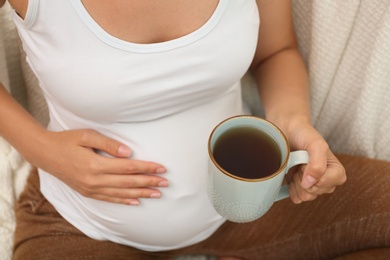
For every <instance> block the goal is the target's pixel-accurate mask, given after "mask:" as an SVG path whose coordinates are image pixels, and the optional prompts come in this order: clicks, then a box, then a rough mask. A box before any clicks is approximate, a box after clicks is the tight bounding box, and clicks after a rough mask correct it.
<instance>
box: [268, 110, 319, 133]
mask: <svg viewBox="0 0 390 260" xmlns="http://www.w3.org/2000/svg"><path fill="white" fill-rule="evenodd" d="M266 119H267V120H269V121H270V122H272V123H273V124H275V125H276V126H277V127H278V128H279V129H280V130H281V131H282V132H283V133H284V134H285V135H286V136H287V138H289V135H290V133H292V132H294V129H296V128H297V127H298V126H303V125H311V123H310V116H309V114H308V113H291V112H288V113H280V114H278V115H266Z"/></svg>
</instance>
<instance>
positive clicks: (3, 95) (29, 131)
mask: <svg viewBox="0 0 390 260" xmlns="http://www.w3.org/2000/svg"><path fill="white" fill-rule="evenodd" d="M0 122H1V124H0V136H2V137H3V138H4V139H6V140H7V141H8V142H9V143H10V144H11V145H12V146H13V147H15V149H17V150H18V151H19V152H20V153H21V154H22V155H23V156H24V157H25V158H26V159H27V160H29V159H30V158H29V155H30V154H32V153H34V152H35V151H36V149H37V148H38V149H39V147H42V144H43V137H44V134H45V133H46V129H45V128H44V127H43V126H42V125H40V124H39V123H38V122H37V121H36V120H35V119H34V118H33V117H32V116H31V115H30V114H29V113H28V112H27V111H26V110H25V109H24V108H23V107H22V106H21V105H19V103H17V102H16V101H15V100H14V99H13V98H12V96H11V95H10V94H8V92H7V91H6V90H5V88H4V87H3V85H2V84H1V83H0Z"/></svg>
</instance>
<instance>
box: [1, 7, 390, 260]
mask: <svg viewBox="0 0 390 260" xmlns="http://www.w3.org/2000/svg"><path fill="white" fill-rule="evenodd" d="M293 11H294V22H295V25H296V29H297V35H298V39H299V44H300V48H301V51H302V54H303V56H304V58H305V61H306V63H307V67H308V69H309V75H310V84H311V102H312V103H311V105H312V115H313V117H312V122H313V124H314V125H315V126H316V128H317V129H318V130H319V131H320V132H321V133H322V134H323V136H324V137H325V138H326V140H327V141H328V142H329V144H330V146H331V148H332V150H333V151H335V152H342V153H348V154H355V155H364V156H368V157H373V158H378V159H384V160H389V161H390V145H389V144H390V134H389V133H390V120H389V118H390V1H389V0H348V1H339V0H294V10H293ZM8 13H9V9H8V7H3V8H2V9H1V10H0V81H1V82H3V83H4V84H5V85H6V87H8V88H9V90H10V91H11V92H12V94H13V95H15V96H16V97H18V98H19V100H22V101H23V100H26V96H25V95H26V93H27V100H26V101H27V103H26V104H27V106H28V108H29V110H30V111H31V112H32V114H33V115H35V116H36V117H37V118H38V119H39V120H40V121H41V122H45V121H47V114H46V110H45V109H46V107H45V104H44V102H43V99H42V96H41V95H40V92H39V89H38V87H37V84H36V79H35V78H34V76H33V75H32V74H31V71H29V70H28V68H27V67H26V65H25V63H22V64H20V62H19V48H18V44H17V39H16V33H15V28H14V26H13V25H12V22H11V21H10V17H9V15H8ZM21 75H23V78H24V79H25V84H24V83H23V80H22V77H21ZM243 83H244V86H243V93H244V98H245V99H246V101H247V102H248V104H249V105H250V106H251V108H252V110H253V112H254V113H256V114H260V115H261V114H262V112H261V105H260V104H259V103H258V102H257V101H256V100H257V97H256V90H255V88H254V84H253V81H252V79H251V78H250V76H249V75H247V76H246V77H245V78H244V80H243ZM25 87H26V88H27V92H26V90H25V89H24V88H25ZM0 123H1V122H0ZM28 170H29V165H28V164H27V163H26V162H25V161H24V160H23V159H22V158H21V157H20V156H19V154H18V153H17V152H16V151H15V150H14V149H13V148H12V147H10V146H9V144H8V143H6V142H5V141H4V140H2V139H1V138H0V260H7V259H10V258H11V248H12V234H13V230H14V225H15V223H14V215H13V210H12V206H13V203H14V201H15V199H16V198H17V196H18V194H19V193H20V191H21V189H22V188H23V185H24V183H25V178H26V176H27V174H28Z"/></svg>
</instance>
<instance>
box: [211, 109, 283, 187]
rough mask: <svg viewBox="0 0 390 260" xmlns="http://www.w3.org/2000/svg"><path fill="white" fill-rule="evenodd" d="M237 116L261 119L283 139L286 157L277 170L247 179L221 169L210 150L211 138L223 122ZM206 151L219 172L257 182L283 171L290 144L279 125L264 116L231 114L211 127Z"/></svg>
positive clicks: (242, 179) (238, 178)
mask: <svg viewBox="0 0 390 260" xmlns="http://www.w3.org/2000/svg"><path fill="white" fill-rule="evenodd" d="M237 118H251V119H255V120H259V121H262V122H264V123H266V124H268V125H270V126H271V127H273V128H274V129H275V130H276V131H277V132H278V133H279V134H280V135H281V136H282V138H283V139H284V145H285V146H286V147H285V148H286V158H285V159H284V161H283V163H282V164H281V165H280V167H279V168H278V170H276V171H275V172H274V173H272V174H270V175H268V176H266V177H261V178H255V179H249V178H243V177H239V176H236V175H234V174H231V173H230V172H228V171H226V170H225V169H223V168H222V167H221V166H220V165H219V164H218V162H217V161H216V160H215V158H214V154H213V152H212V151H211V139H212V137H213V135H214V133H215V131H216V130H217V129H218V128H219V127H220V126H221V125H222V124H224V123H226V122H227V121H231V120H234V119H237ZM207 146H208V153H209V158H210V160H211V161H212V163H213V164H214V165H215V166H216V167H217V168H218V169H219V170H220V172H222V173H223V174H225V175H227V176H229V177H231V178H234V179H237V180H241V181H245V182H259V181H265V180H269V179H272V178H274V177H275V176H277V175H279V174H280V173H282V172H283V170H284V169H285V168H286V167H287V163H288V160H289V157H290V145H289V142H288V140H287V137H286V136H285V134H284V133H283V132H282V130H280V128H279V127H277V126H276V125H275V124H274V123H271V122H270V121H268V120H266V119H264V118H261V117H258V116H254V115H236V116H232V117H229V118H226V119H224V120H222V121H221V122H219V123H218V124H217V125H216V126H215V127H214V129H213V131H212V132H211V133H210V135H209V140H208V144H207Z"/></svg>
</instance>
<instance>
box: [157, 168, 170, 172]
mask: <svg viewBox="0 0 390 260" xmlns="http://www.w3.org/2000/svg"><path fill="white" fill-rule="evenodd" d="M166 171H167V170H166V169H165V168H158V169H157V170H156V173H165V172H166Z"/></svg>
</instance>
